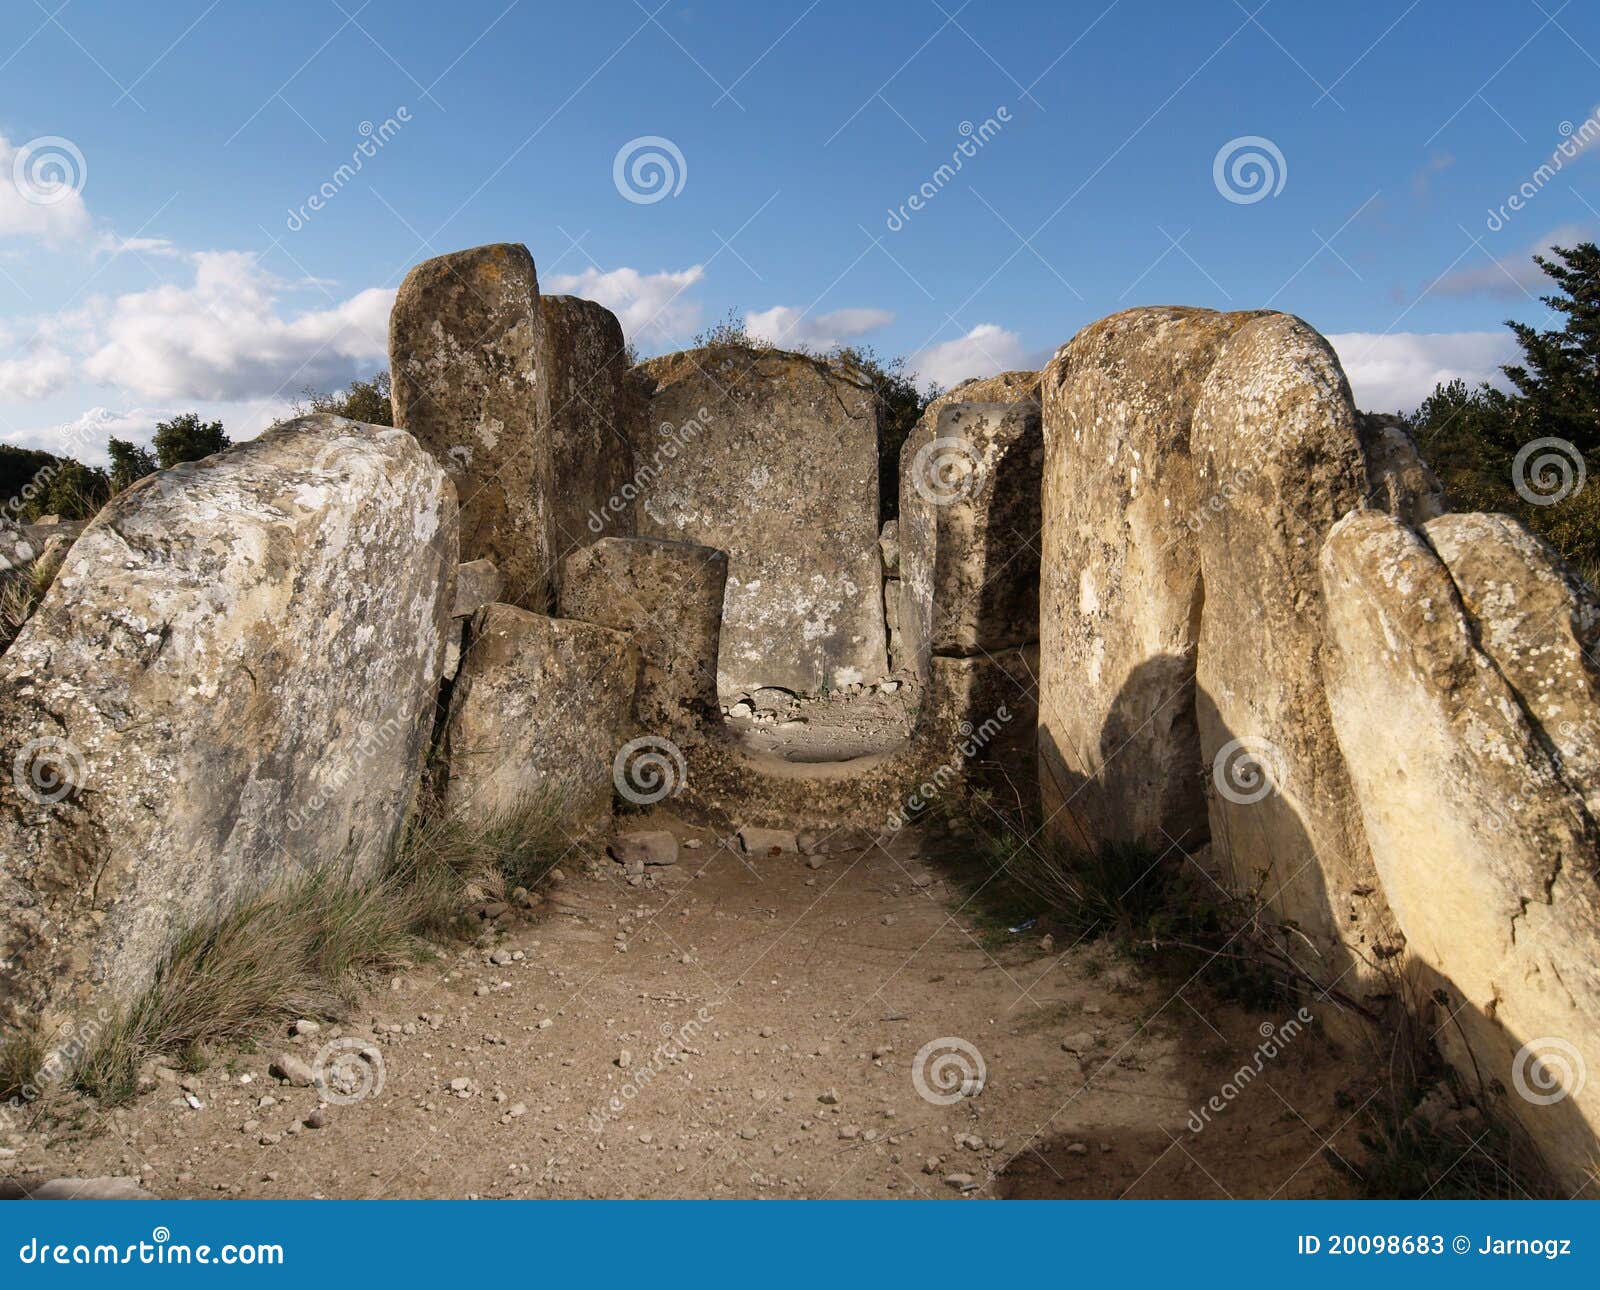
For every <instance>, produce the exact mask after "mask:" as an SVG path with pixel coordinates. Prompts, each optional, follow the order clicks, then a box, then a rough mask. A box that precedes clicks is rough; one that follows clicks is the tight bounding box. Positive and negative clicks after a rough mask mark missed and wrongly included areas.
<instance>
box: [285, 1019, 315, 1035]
mask: <svg viewBox="0 0 1600 1290" xmlns="http://www.w3.org/2000/svg"><path fill="white" fill-rule="evenodd" d="M321 1029H322V1023H321V1022H320V1021H312V1020H311V1018H310V1017H301V1018H300V1020H299V1021H297V1022H295V1023H294V1025H293V1026H291V1027H290V1028H289V1030H290V1033H291V1034H296V1035H314V1034H316V1033H317V1032H318V1031H320V1030H321Z"/></svg>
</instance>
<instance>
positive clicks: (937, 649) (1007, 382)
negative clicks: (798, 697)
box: [893, 371, 1042, 677]
mask: <svg viewBox="0 0 1600 1290" xmlns="http://www.w3.org/2000/svg"><path fill="white" fill-rule="evenodd" d="M1038 403H1039V373H1037V372H1024V371H1018V372H1002V373H1000V375H998V376H986V377H980V378H976V379H974V380H970V381H963V382H962V383H961V384H960V385H958V386H956V387H955V389H953V390H948V391H946V392H945V393H944V394H941V395H940V396H939V397H938V398H936V399H934V400H933V401H932V402H931V403H929V404H928V406H927V407H926V408H924V409H923V412H922V416H921V418H920V419H919V420H918V421H917V424H916V425H915V426H913V427H912V430H911V433H910V434H908V435H907V436H906V441H905V443H904V444H903V445H902V446H901V449H900V479H899V481H898V482H899V497H900V518H899V519H898V520H897V521H896V524H895V536H894V541H895V548H896V556H897V559H896V562H895V569H894V570H893V571H894V572H897V573H898V574H899V578H900V590H899V598H900V602H899V627H898V630H899V632H900V635H901V638H902V640H903V642H904V650H903V655H904V656H903V657H897V658H896V660H895V666H896V667H897V668H900V667H909V668H910V669H911V670H913V671H915V672H916V673H917V675H919V676H922V677H926V676H927V675H928V674H929V660H930V659H931V657H932V656H933V655H934V654H936V653H947V652H957V653H960V652H970V650H971V649H972V648H974V646H975V643H976V638H977V635H978V632H977V619H978V618H979V617H980V616H981V615H982V612H983V605H982V603H979V604H976V605H974V604H973V603H972V596H971V590H972V588H971V585H970V584H971V582H972V578H973V575H974V573H976V574H977V575H978V576H979V577H980V578H981V575H982V573H983V571H984V570H985V569H986V568H988V567H989V564H990V561H989V551H990V546H991V544H990V542H989V541H988V534H987V531H986V529H987V524H986V521H987V520H988V519H989V517H990V513H991V511H993V512H994V519H995V521H996V522H997V523H998V524H999V526H1000V527H1001V529H1002V530H1004V529H1008V528H1009V529H1010V530H1011V532H1009V533H1006V534H1004V537H1006V538H1010V539H1015V540H1016V541H1017V543H1018V545H1017V546H1016V548H1015V549H1014V550H1012V551H1010V552H1003V551H996V552H995V554H996V556H997V557H998V558H997V559H996V560H995V561H994V564H993V567H992V569H990V571H991V572H994V573H998V574H1000V580H1001V582H1002V583H1003V584H1004V591H1005V593H1006V594H1004V595H1000V594H999V593H998V590H997V593H996V594H994V595H991V596H990V597H989V598H988V610H989V612H988V614H987V617H988V619H989V621H990V626H991V631H992V630H993V628H995V627H998V626H999V625H1000V623H1001V622H1002V621H1003V622H1005V624H1006V627H1007V630H1005V631H1004V632H1003V633H1002V634H1004V635H1007V636H1011V637H1016V636H1017V635H1018V633H1017V632H1016V630H1014V629H1015V627H1017V626H1020V625H1022V624H1025V623H1029V622H1031V623H1032V624H1033V626H1032V630H1031V631H1024V632H1022V633H1021V637H1020V640H1021V641H1033V640H1037V639H1038V624H1037V617H1038V592H1037V574H1038V554H1037V551H1038V533H1039V491H1038V489H1039V474H1040V471H1041V469H1042V452H1041V443H1042V437H1041V434H1040V431H1039V429H1038V426H1037V424H1036V423H1035V422H1034V421H1032V420H1030V419H1029V417H1028V415H1027V413H1026V412H1024V413H1023V414H1021V415H1020V416H1019V418H1017V419H1014V420H1013V421H1011V422H1010V424H1009V425H1007V424H1006V423H1005V415H1004V413H1003V412H999V411H998V410H997V409H994V408H991V410H990V414H988V415H975V414H972V413H970V412H969V413H965V414H962V415H961V416H959V417H957V418H956V419H955V420H953V421H951V420H947V419H946V415H945V414H946V411H947V409H950V408H952V407H954V406H955V405H956V404H985V405H995V404H1013V405H1024V406H1025V407H1026V408H1027V409H1029V410H1031V411H1033V412H1034V413H1035V414H1036V413H1037V409H1038ZM941 425H943V428H942V429H941ZM952 508H954V509H952ZM994 545H995V546H999V545H1000V543H995V544H994ZM1008 555H1009V556H1011V557H1014V559H1015V560H1016V561H1017V562H1020V566H1021V567H1020V568H1018V567H1017V566H1016V565H1012V566H1009V567H1008V566H1007V565H1006V564H1005V559H1006V557H1007V556H1008ZM963 588H965V590H963ZM936 614H938V615H939V616H940V629H939V630H936V628H935V622H934V619H935V615H936ZM936 637H937V640H936ZM958 641H960V642H964V643H962V644H958V643H957V642H958ZM1017 643H1020V642H1019V641H1018V640H1017V639H1009V640H1007V641H1006V642H1005V644H1006V645H1011V644H1017Z"/></svg>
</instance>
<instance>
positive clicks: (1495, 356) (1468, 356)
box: [1328, 331, 1516, 412]
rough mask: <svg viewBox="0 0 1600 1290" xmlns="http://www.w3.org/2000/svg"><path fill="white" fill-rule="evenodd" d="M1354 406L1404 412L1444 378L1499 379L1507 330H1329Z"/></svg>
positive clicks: (1509, 343) (1511, 346) (1510, 345)
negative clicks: (1348, 384)
mask: <svg viewBox="0 0 1600 1290" xmlns="http://www.w3.org/2000/svg"><path fill="white" fill-rule="evenodd" d="M1328 342H1329V344H1331V345H1332V346H1333V348H1334V352H1335V353H1337V354H1338V355H1339V361H1340V363H1342V364H1343V365H1344V370H1345V374H1346V375H1347V376H1348V377H1349V378H1350V388H1351V389H1352V391H1354V393H1355V397H1356V406H1357V407H1359V408H1363V409H1365V410H1366V411H1369V412H1409V411H1411V410H1412V409H1414V408H1415V407H1416V406H1417V404H1419V403H1421V402H1422V400H1423V399H1425V398H1427V396H1428V395H1430V394H1432V393H1433V387H1434V386H1436V385H1438V384H1440V383H1441V382H1444V381H1452V380H1456V379H1458V378H1459V379H1460V380H1463V381H1465V382H1466V383H1467V384H1468V385H1469V386H1475V385H1478V384H1479V383H1480V382H1483V381H1490V382H1492V383H1494V384H1497V385H1503V384H1504V379H1503V378H1502V377H1501V375H1500V364H1501V363H1506V362H1509V361H1510V360H1511V359H1512V357H1513V356H1514V355H1515V353H1516V341H1515V340H1514V339H1513V337H1512V336H1511V333H1510V332H1507V331H1464V332H1395V333H1391V334H1388V335H1384V334H1381V333H1375V332H1346V333H1344V334H1342V335H1337V336H1329V337H1328Z"/></svg>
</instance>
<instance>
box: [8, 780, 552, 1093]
mask: <svg viewBox="0 0 1600 1290" xmlns="http://www.w3.org/2000/svg"><path fill="white" fill-rule="evenodd" d="M567 845H568V843H567V838H566V834H565V832H564V831H563V830H562V828H561V812H560V809H559V802H557V801H555V800H553V799H549V798H543V797H541V798H535V799H532V800H530V801H528V802H526V803H525V804H523V805H522V806H520V807H519V808H517V809H516V810H513V811H511V812H508V813H507V814H506V815H504V816H503V817H501V818H499V819H497V820H495V821H493V822H491V823H490V824H489V825H487V826H485V827H478V828H474V827H469V826H467V825H465V824H463V823H461V822H460V821H458V820H453V819H450V818H448V817H443V816H440V815H437V814H421V815H419V817H418V818H417V820H415V821H414V822H413V824H412V825H411V826H410V828H408V830H407V832H406V835H405V838H404V840H403V841H402V843H401V844H400V846H399V847H398V848H397V849H396V853H395V856H394V858H393V861H392V863H391V865H390V866H389V868H388V870H387V872H386V873H384V874H383V875H382V876H381V877H379V878H377V879H373V880H367V881H362V880H360V879H358V878H356V877H355V876H354V875H353V874H352V873H351V871H350V870H349V868H348V867H345V866H339V865H334V866H330V867H328V868H325V869H323V870H320V871H318V872H315V873H312V874H308V875H306V876H304V877H300V878H297V879H294V880H292V881H287V882H284V883H281V884H279V885H278V886H276V887H274V888H271V889H269V890H267V891H266V892H263V893H262V894H261V895H259V896H257V897H255V898H254V899H252V900H249V901H246V902H244V903H243V904H241V905H239V906H238V907H236V908H235V909H234V910H232V911H231V912H230V913H228V914H227V915H226V916H225V917H223V918H222V919H220V920H219V921H217V922H215V923H211V924H208V925H206V926H203V927H197V928H194V929H192V930H191V931H189V932H188V933H187V934H185V935H184V936H182V937H181V938H180V939H179V940H178V942H177V943H176V944H175V945H174V946H173V947H172V949H171V951H170V952H169V953H168V955H167V957H166V959H165V961H164V962H163V963H162V965H161V967H160V968H159V969H158V971H157V973H156V976H155V979H154V980H153V981H152V983H151V984H150V986H149V987H148V988H147V989H146V990H145V992H144V993H143V994H142V995H140V996H139V998H138V999H136V1000H135V1001H134V1003H133V1004H132V1005H131V1006H130V1007H128V1008H127V1009H126V1010H125V1011H124V1012H123V1013H121V1014H120V1015H119V1016H118V1017H117V1018H116V1020H115V1021H114V1022H113V1023H112V1024H111V1025H110V1026H108V1027H107V1029H106V1030H105V1032H104V1033H103V1034H102V1035H101V1036H100V1038H99V1040H98V1042H97V1043H96V1044H95V1046H94V1047H93V1048H92V1049H91V1050H90V1051H89V1052H88V1053H87V1054H86V1055H85V1057H84V1059H83V1060H82V1061H81V1062H80V1063H79V1064H78V1066H77V1068H76V1070H75V1072H74V1079H73V1082H74V1084H75V1085H76V1086H77V1087H78V1088H80V1089H82V1090H83V1091H85V1092H87V1093H89V1094H91V1095H93V1096H95V1097H98V1098H100V1099H101V1100H102V1101H107V1102H115V1101H119V1100H122V1099H125V1098H127V1097H129V1096H131V1095H132V1093H133V1092H134V1090H135V1088H136V1087H137V1081H138V1073H139V1068H140V1066H141V1065H142V1064H143V1063H144V1062H145V1061H146V1060H147V1059H149V1058H150V1057H153V1056H157V1055H163V1056H168V1057H175V1058H177V1059H178V1060H179V1061H180V1062H182V1063H184V1064H186V1065H190V1066H200V1065H203V1064H204V1061H205V1056H204V1054H205V1053H206V1051H207V1050H208V1049H210V1048H212V1047H214V1046H216V1045H218V1044H230V1043H240V1042H244V1041H248V1040H250V1039H252V1038H254V1037H256V1036H258V1035H260V1034H262V1033H264V1032H265V1031H268V1030H270V1029H273V1028H277V1027H281V1026H283V1025H285V1024H287V1023H288V1022H289V1021H291V1020H293V1019H295V1018H297V1017H324V1018H338V1017H341V1016H344V1015H346V1014H347V1013H348V1011H349V1010H350V1008H351V1006H352V1005H353V1003H354V1002H355V1000H356V998H357V997H358V995H359V994H360V992H361V990H362V989H363V987H364V986H365V984H366V983H367V982H368V981H369V980H370V979H371V978H372V977H373V976H375V975H380V974H388V973H391V972H393V971H394V970H396V969H398V968H400V967H402V966H405V965H407V964H409V963H411V962H414V961H416V960H417V959H418V958H419V957H422V956H425V955H426V954H427V953H428V946H429V941H430V940H433V941H437V940H446V939H452V938H459V937H461V936H463V935H464V934H465V933H466V930H467V927H468V911H469V910H470V908H471V906H472V905H473V904H475V903H477V902H481V901H482V900H484V899H485V898H486V897H490V896H496V895H499V894H500V893H501V892H503V891H505V890H509V889H510V888H512V887H515V886H527V887H531V886H532V885H534V883H536V882H537V881H538V880H539V879H540V878H542V877H543V876H544V875H545V874H546V873H547V872H548V871H549V869H550V868H551V867H553V865H554V864H555V862H556V861H557V860H558V859H559V858H560V856H561V855H562V854H563V853H564V852H565V850H566V848H567ZM21 1060H22V1059H19V1064H20V1063H21Z"/></svg>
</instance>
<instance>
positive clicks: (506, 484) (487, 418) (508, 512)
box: [389, 242, 551, 611]
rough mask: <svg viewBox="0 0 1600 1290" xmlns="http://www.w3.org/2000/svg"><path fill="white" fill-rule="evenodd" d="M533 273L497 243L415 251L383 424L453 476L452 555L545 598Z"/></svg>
mask: <svg viewBox="0 0 1600 1290" xmlns="http://www.w3.org/2000/svg"><path fill="white" fill-rule="evenodd" d="M544 332H545V323H544V314H543V312H542V310H541V308H540V304H539V279H538V275H537V273H536V272H535V271H534V267H533V257H532V256H530V255H529V254H528V249H527V247H525V246H521V245H513V244H511V243H506V242H500V243H495V244H493V245H491V246H480V247H475V248H473V249H472V250H470V251H456V252H454V253H452V254H450V255H441V256H438V257H437V258H436V259H432V260H427V261H424V262H423V263H422V264H419V265H417V266H416V268H414V269H412V270H411V272H410V273H408V274H407V275H406V279H405V281H404V282H402V283H401V284H400V291H399V294H398V295H397V296H396V297H395V302H394V311H393V313H392V314H390V317H389V370H390V374H391V378H392V381H393V399H394V415H395V424H397V425H400V426H403V427H405V429H407V430H409V431H411V433H412V434H414V435H416V437H417V439H418V440H419V441H420V442H421V443H422V445H423V446H424V447H425V448H427V449H428V451H429V452H431V453H432V454H433V455H434V457H436V458H437V459H438V461H439V464H440V465H442V466H443V467H444V468H445V470H446V471H447V472H448V474H449V475H450V478H451V479H452V480H453V481H454V482H455V485H456V490H457V493H458V494H459V496H460V499H461V554H462V556H463V558H465V559H467V560H477V559H488V560H492V561H494V563H495V566H496V567H497V568H498V569H499V570H500V571H501V572H502V573H503V574H504V575H505V578H506V598H507V599H508V600H510V601H512V602H513V603H515V604H519V605H523V606H525V607H527V608H531V609H535V610H540V611H542V610H544V609H545V608H547V607H548V602H549V590H548V586H549V571H550V538H549V530H550V517H551V473H550V472H551V456H550V386H549V381H548V380H547V379H546V373H545V336H544Z"/></svg>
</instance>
